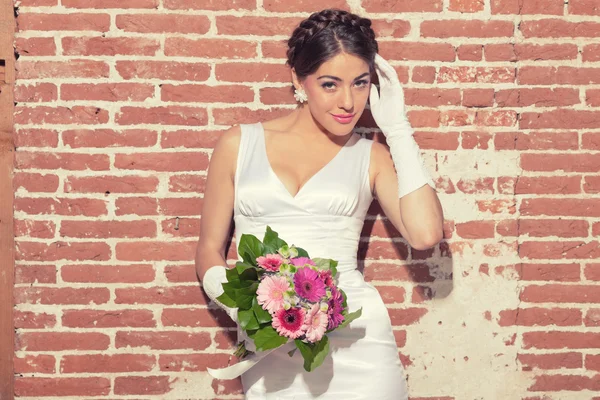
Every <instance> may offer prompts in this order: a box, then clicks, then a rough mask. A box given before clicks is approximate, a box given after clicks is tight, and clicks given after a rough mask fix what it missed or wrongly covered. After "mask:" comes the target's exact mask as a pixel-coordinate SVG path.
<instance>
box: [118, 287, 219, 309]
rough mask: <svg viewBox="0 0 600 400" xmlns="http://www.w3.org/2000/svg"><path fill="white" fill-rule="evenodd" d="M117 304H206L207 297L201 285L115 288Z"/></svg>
mask: <svg viewBox="0 0 600 400" xmlns="http://www.w3.org/2000/svg"><path fill="white" fill-rule="evenodd" d="M115 295H116V298H115V303H116V304H182V305H183V304H189V305H192V304H194V305H195V304H199V305H206V302H207V297H205V295H204V293H203V292H202V289H200V287H198V286H196V285H194V286H169V287H150V288H129V289H125V288H117V289H115Z"/></svg>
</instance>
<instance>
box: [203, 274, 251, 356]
mask: <svg viewBox="0 0 600 400" xmlns="http://www.w3.org/2000/svg"><path fill="white" fill-rule="evenodd" d="M225 271H226V269H225V267H223V266H222V265H215V266H213V267H210V268H209V269H208V271H206V273H205V274H204V279H203V280H202V287H203V288H204V291H205V292H206V295H207V296H208V297H209V298H210V299H211V300H212V301H213V302H214V303H215V304H216V305H218V306H219V307H220V308H222V309H223V310H225V312H226V313H227V315H229V317H231V319H232V320H233V321H234V322H235V323H237V322H238V319H237V315H238V309H237V307H235V308H233V307H227V306H226V305H225V304H223V303H221V302H220V301H219V300H217V297H219V296H220V295H222V294H223V293H224V290H223V283H225V282H227V275H226V274H225ZM237 333H238V341H240V342H241V341H244V342H245V346H246V350H248V351H256V346H255V345H254V341H252V340H251V339H250V338H249V337H248V335H247V334H246V332H245V331H244V330H243V329H240V328H239V326H238V330H237Z"/></svg>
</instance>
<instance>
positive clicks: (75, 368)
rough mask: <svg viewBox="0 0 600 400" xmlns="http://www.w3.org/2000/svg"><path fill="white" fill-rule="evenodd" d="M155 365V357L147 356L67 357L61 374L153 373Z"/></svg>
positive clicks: (61, 366)
mask: <svg viewBox="0 0 600 400" xmlns="http://www.w3.org/2000/svg"><path fill="white" fill-rule="evenodd" d="M154 365H155V358H154V356H152V355H146V354H110V355H104V354H86V355H81V356H71V355H65V356H63V358H62V360H61V362H60V372H61V373H62V374H65V373H67V374H68V373H73V372H89V373H100V372H138V371H151V370H152V369H153V367H154Z"/></svg>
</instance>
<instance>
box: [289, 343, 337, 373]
mask: <svg viewBox="0 0 600 400" xmlns="http://www.w3.org/2000/svg"><path fill="white" fill-rule="evenodd" d="M294 342H295V343H296V347H297V348H298V350H300V353H301V354H302V357H303V358H304V369H305V370H306V371H308V372H312V371H314V370H315V368H317V367H318V366H320V365H321V364H323V361H325V357H327V354H329V339H328V338H327V336H323V338H322V339H321V340H319V341H318V342H316V343H304V342H303V341H302V340H300V339H296V340H295V341H294Z"/></svg>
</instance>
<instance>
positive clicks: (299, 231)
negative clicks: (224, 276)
mask: <svg viewBox="0 0 600 400" xmlns="http://www.w3.org/2000/svg"><path fill="white" fill-rule="evenodd" d="M241 131H242V134H241V142H240V148H239V153H238V160H237V169H236V173H235V202H234V222H235V235H236V240H237V243H239V240H240V238H241V235H242V234H244V233H247V234H253V235H255V236H256V237H257V238H258V239H259V240H261V241H262V239H263V236H264V232H265V230H266V226H267V225H269V226H270V227H271V228H272V229H273V230H275V231H276V232H278V233H279V237H281V238H282V239H283V240H285V241H286V242H287V243H288V244H290V245H291V244H294V245H296V246H299V247H302V248H304V249H305V250H306V251H307V252H308V254H309V255H310V256H311V257H324V258H332V259H334V260H337V261H338V262H339V264H338V267H337V268H338V272H339V274H338V285H339V287H341V288H342V289H343V290H344V291H345V292H346V294H347V296H348V307H349V310H350V311H354V310H356V309H358V308H360V307H362V316H361V317H360V318H358V319H356V320H355V321H353V322H352V323H351V324H350V325H349V326H347V327H346V328H343V329H340V330H339V331H335V332H332V333H330V334H329V339H330V352H329V355H328V356H327V358H326V359H325V361H324V362H323V364H322V365H321V366H320V367H318V368H317V369H316V370H315V371H313V372H306V371H305V370H304V368H303V358H302V355H301V354H300V352H299V351H296V352H295V353H294V355H293V357H290V356H289V355H288V351H289V350H290V349H291V348H293V347H289V346H288V347H285V346H282V347H281V348H278V349H276V350H274V351H272V352H271V353H270V354H267V355H266V356H265V357H264V358H263V359H261V360H260V361H259V362H258V363H257V364H256V365H254V366H253V367H252V368H250V369H249V370H248V371H246V372H245V373H243V374H242V386H243V388H244V393H245V396H246V399H247V400H258V399H273V400H284V399H285V400H292V399H293V400H304V399H327V400H329V399H332V400H333V399H334V400H339V399H344V400H352V399H356V400H359V399H360V400H364V399H377V400H387V399H389V400H392V399H393V400H407V399H408V392H407V382H406V378H405V373H404V372H405V371H404V369H403V367H402V364H401V363H400V359H399V356H398V349H397V346H396V341H395V339H394V334H393V332H392V325H391V321H390V318H389V314H388V312H387V309H386V307H385V305H384V303H383V301H382V299H381V296H380V295H379V292H378V291H377V289H376V288H375V287H374V286H373V285H371V284H369V283H367V282H365V280H364V278H363V275H362V274H361V273H360V271H358V270H357V269H356V268H357V251H358V242H359V239H360V234H361V231H362V227H363V223H364V218H365V215H366V213H367V210H368V208H369V206H370V204H371V201H372V200H373V198H372V196H371V190H370V186H369V173H368V171H369V162H370V155H371V145H372V141H371V140H368V139H365V138H362V137H361V136H360V135H359V134H357V133H353V134H352V136H351V137H350V139H349V140H348V141H347V143H346V144H345V145H344V146H343V147H342V148H341V150H340V151H339V152H338V153H337V155H336V156H335V157H334V158H333V159H332V160H331V161H330V162H329V163H328V164H327V165H325V166H324V167H323V168H322V169H321V170H320V171H318V172H317V173H316V174H315V175H313V176H312V177H311V178H310V180H309V181H308V182H306V184H305V185H304V186H303V187H302V188H301V189H300V191H299V192H298V194H297V195H296V196H292V195H291V194H290V193H289V191H288V190H287V189H286V187H285V186H284V185H283V183H282V182H281V180H280V179H279V178H278V177H277V175H276V174H275V172H274V171H273V170H272V168H271V166H270V163H269V160H268V158H267V153H266V145H265V136H264V128H263V125H262V123H256V124H242V125H241ZM238 259H240V260H241V257H239V254H238Z"/></svg>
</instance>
